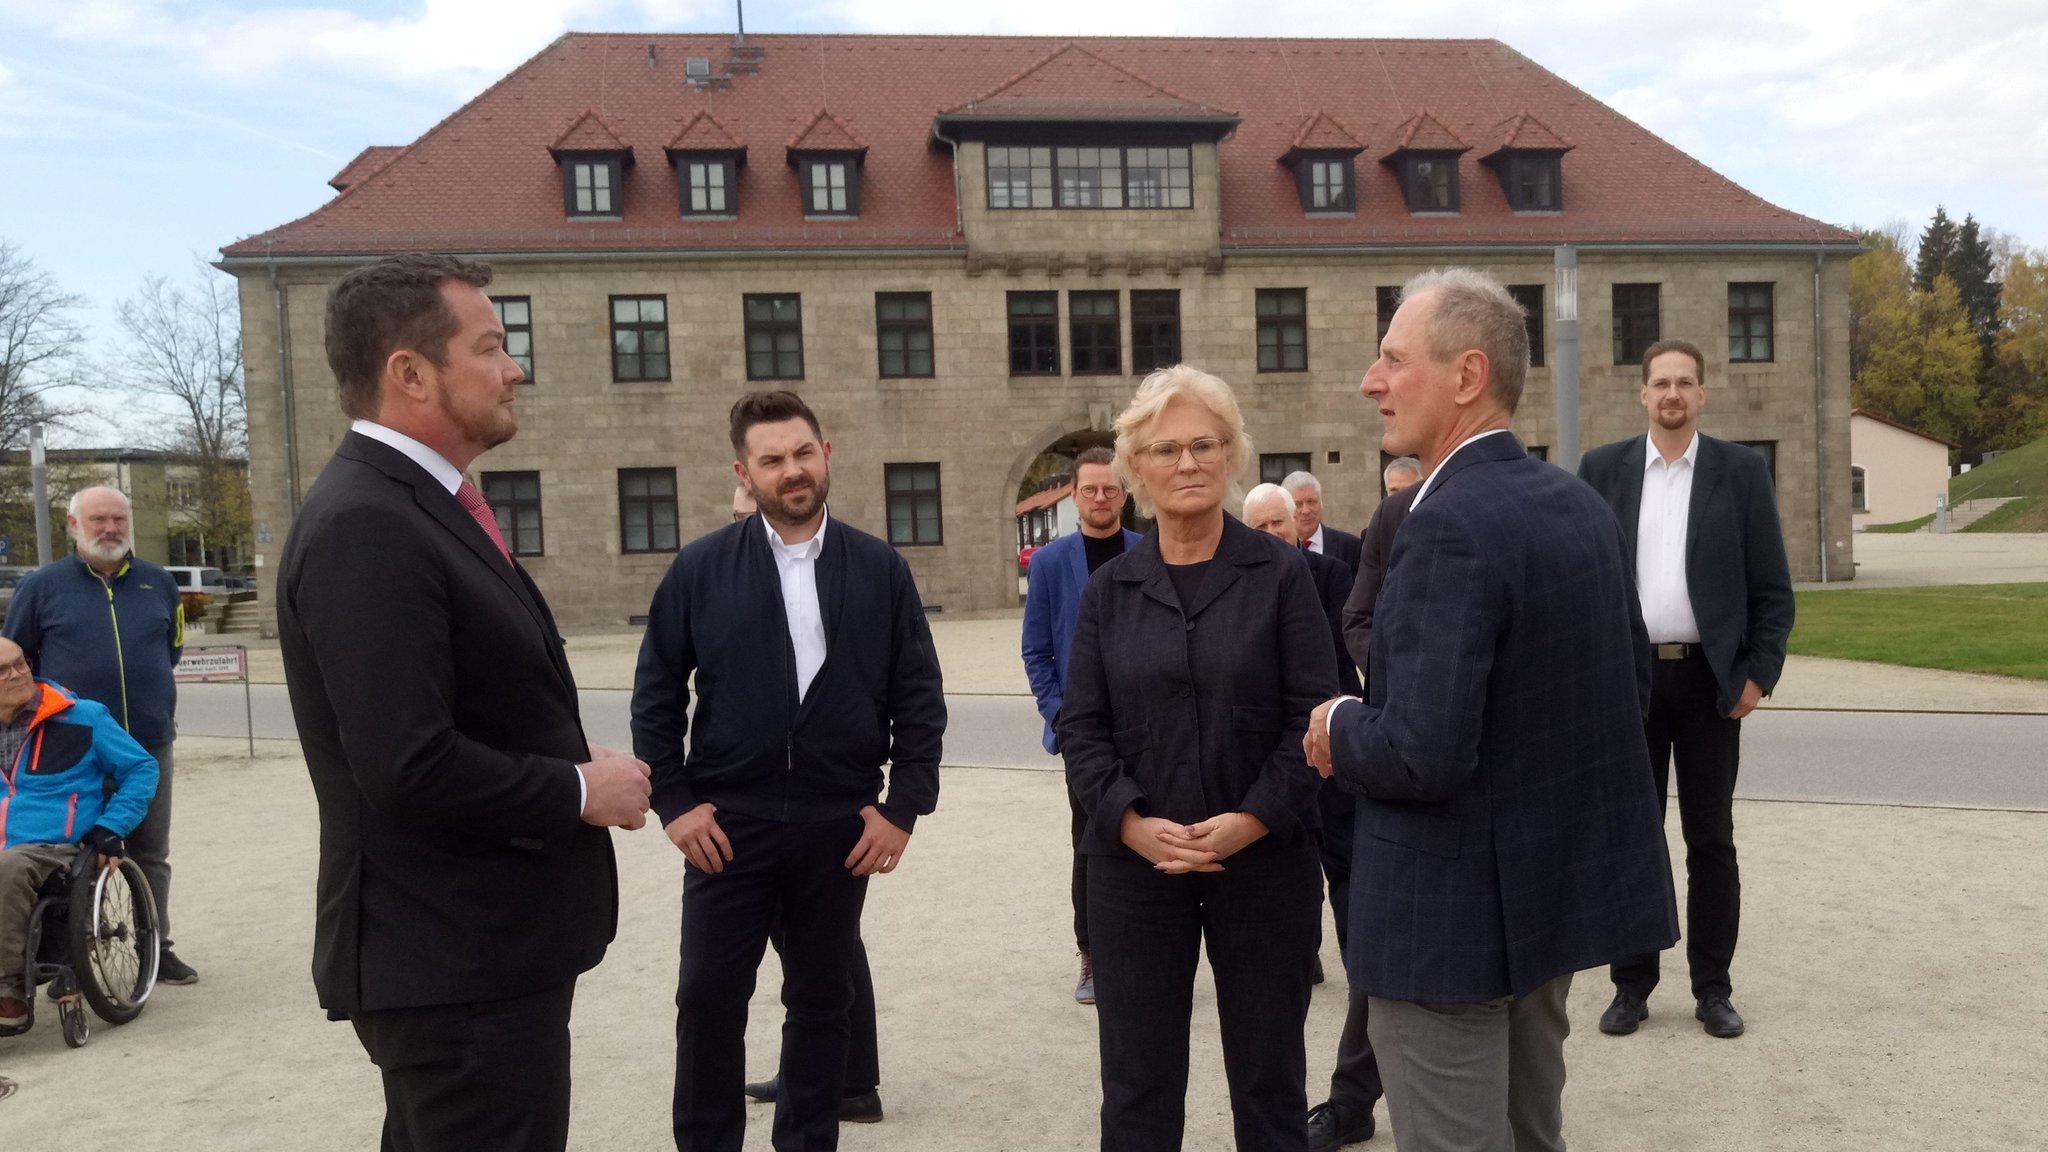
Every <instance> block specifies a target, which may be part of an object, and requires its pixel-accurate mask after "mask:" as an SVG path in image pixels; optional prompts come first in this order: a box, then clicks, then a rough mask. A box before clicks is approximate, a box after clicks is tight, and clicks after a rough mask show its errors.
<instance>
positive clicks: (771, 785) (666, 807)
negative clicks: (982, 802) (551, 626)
mask: <svg viewBox="0 0 2048 1152" xmlns="http://www.w3.org/2000/svg"><path fill="white" fill-rule="evenodd" d="M817 565H818V569H817V577H818V609H819V612H820V614H821V615H822V616H823V617H824V623H825V663H824V665H823V666H822V667H820V668H819V669H818V674H817V677H816V678H815V679H814V680H812V681H811V686H810V690H809V691H808V692H806V693H805V694H804V698H803V702H802V703H801V704H799V703H798V702H797V692H796V654H795V649H794V648H793V647H792V646H791V644H790V640H789V621H788V618H787V616H786V614H785V612H784V610H783V606H782V578H781V575H780V573H779V572H778V571H777V570H776V567H775V557H774V556H773V555H772V554H771V553H770V552H769V544H768V534H767V532H766V530H765V529H764V527H763V525H762V522H761V517H760V516H759V515H758V514H757V515H754V516H749V517H748V518H747V519H745V520H742V521H740V522H739V523H736V524H732V525H729V526H727V527H725V528H721V529H719V530H717V531H715V532H712V533H710V534H709V535H706V536H703V537H700V538H698V539H697V540H694V541H692V542H691V543H690V544H689V545H688V546H687V547H685V548H684V549H683V550H682V551H681V552H678V553H677V554H676V558H675V562H674V563H673V564H671V565H670V566H669V570H668V575H667V576H665V577H663V578H662V581H661V586H660V587H659V588H658V589H656V590H655V593H654V602H653V604H652V605H650V606H649V608H648V613H647V636H646V639H645V640H643V641H642V642H641V645H640V667H639V671H638V672H637V674H636V675H635V676H634V679H633V754H634V755H636V756H638V757H640V758H641V759H642V760H645V761H646V762H647V764H648V766H649V767H650V768H651V769H652V770H653V783H654V796H653V807H654V811H655V813H656V814H657V815H659V816H660V817H661V822H662V823H663V824H668V823H669V822H670V821H673V820H674V819H675V818H676V817H678V816H681V815H682V814H683V813H685V812H688V811H689V810H690V809H692V808H695V807H696V806H697V805H699V804H702V803H706V802H709V803H711V804H715V805H717V806H718V809H719V810H720V811H729V812H736V813H738V814H740V815H743V816H751V817H754V818H756V819H761V820H778V821H783V822H786V823H810V822H816V821H822V820H832V819H837V818H839V817H843V816H851V815H853V814H855V813H857V812H859V811H860V810H861V809H862V808H864V807H866V806H867V805H869V804H875V805H876V806H877V807H878V808H879V809H880V810H881V812H882V814H883V815H884V816H885V817H887V818H888V819H889V821H890V822H891V823H893V824H895V825H896V826H897V827H899V828H902V829H904V830H906V831H908V830H910V829H911V828H912V826H913V825H914V824H915V823H916V820H917V817H918V816H920V815H922V814H924V813H926V812H930V811H931V810H932V809H933V808H934V807H936V806H937V804H938V800H939V748H940V741H941V739H942V737H943V736H944V734H945V730H946V698H945V694H944V691H943V689H942V687H941V685H940V680H939V660H938V653H937V652H936V651H935V650H934V649H933V647H932V636H931V629H930V627H929V626H928V625H927V624H926V623H925V617H924V604H923V602H922V601H921V600H919V599H918V595H917V585H916V584H915V583H914V582H913V581H912V579H911V576H910V566H909V565H908V564H906V563H904V560H903V557H902V556H900V555H898V554H897V552H896V550H895V549H894V548H892V547H890V546H889V545H888V544H886V543H884V542H883V541H881V540H878V539H876V538H875V537H873V536H870V535H868V534H867V533H865V532H862V531H860V530H859V529H856V528H853V527H851V526H849V525H848V524H846V523H845V522H844V521H842V520H831V521H830V522H829V524H828V526H827V527H826V529H825V542H824V547H823V551H822V552H821V553H820V555H819V557H818V560H817ZM692 675H695V677H696V692H697V707H696V711H695V713H694V715H693V714H692V713H691V710H690V684H691V680H690V678H691V676H692ZM884 761H887V762H888V763H889V765H890V768H889V794H888V798H887V799H886V800H878V797H879V796H880V795H881V791H882V764H883V762H884Z"/></svg>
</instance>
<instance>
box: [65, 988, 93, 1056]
mask: <svg viewBox="0 0 2048 1152" xmlns="http://www.w3.org/2000/svg"><path fill="white" fill-rule="evenodd" d="M57 1015H58V1017H59V1018H60V1019H62V1021H63V1023H64V1046H65V1047H67V1048H83V1047H85V1042H86V1041H87V1040H90V1039H92V1021H91V1020H89V1019H87V1018H86V1015H85V1005H83V1004H80V1003H79V1002H78V1001H76V1000H60V1001H58V1003H57Z"/></svg>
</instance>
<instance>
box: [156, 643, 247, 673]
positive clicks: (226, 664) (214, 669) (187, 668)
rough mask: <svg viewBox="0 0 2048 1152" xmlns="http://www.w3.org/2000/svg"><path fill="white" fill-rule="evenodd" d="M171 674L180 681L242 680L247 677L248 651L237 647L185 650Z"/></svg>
mask: <svg viewBox="0 0 2048 1152" xmlns="http://www.w3.org/2000/svg"><path fill="white" fill-rule="evenodd" d="M173 673H174V674H175V675H176V676H177V678H178V679H180V680H242V679H246V678H247V677H248V675H249V650H248V649H247V648H243V647H241V646H239V645H234V646H228V645H222V646H220V647H213V648H187V649H185V654H184V656H183V657H182V658H181V659H180V660H179V661H178V666H177V668H176V669H174V670H173Z"/></svg>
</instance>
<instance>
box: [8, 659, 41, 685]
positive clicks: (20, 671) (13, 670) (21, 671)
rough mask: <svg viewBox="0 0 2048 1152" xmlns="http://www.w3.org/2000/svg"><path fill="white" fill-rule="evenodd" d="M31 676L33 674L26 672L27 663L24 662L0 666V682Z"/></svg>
mask: <svg viewBox="0 0 2048 1152" xmlns="http://www.w3.org/2000/svg"><path fill="white" fill-rule="evenodd" d="M32 675H34V673H32V672H30V671H29V670H28V661H26V660H16V661H15V662H14V663H12V664H0V680H12V679H14V678H15V677H16V676H32Z"/></svg>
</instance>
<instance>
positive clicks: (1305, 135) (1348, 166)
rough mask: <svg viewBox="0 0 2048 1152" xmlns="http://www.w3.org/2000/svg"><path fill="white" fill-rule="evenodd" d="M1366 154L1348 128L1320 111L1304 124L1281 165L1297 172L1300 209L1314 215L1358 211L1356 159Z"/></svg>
mask: <svg viewBox="0 0 2048 1152" xmlns="http://www.w3.org/2000/svg"><path fill="white" fill-rule="evenodd" d="M1363 151H1365V145H1364V144H1363V143H1361V142H1360V141H1359V139H1358V137H1357V136H1356V135H1354V134H1353V133H1352V131H1351V130H1350V129H1349V128H1346V127H1344V125H1342V124H1340V123H1338V122H1337V121H1336V120H1335V119H1333V118H1332V117H1331V116H1330V114H1329V113H1328V112H1325V111H1323V110H1321V109H1317V110H1316V111H1315V112H1314V113H1311V114H1310V116H1309V118H1308V119H1306V120H1304V121H1302V124H1301V129H1300V130H1299V131H1297V132H1296V133H1295V134H1294V143H1293V144H1292V145H1290V146H1289V147H1288V149H1287V151H1286V152H1284V153H1282V154H1281V156H1280V163H1281V164H1283V165H1285V166H1286V167H1287V168H1289V169H1290V170H1292V171H1293V173H1294V183H1295V185H1296V188H1297V190H1298V191H1299V192H1300V193H1301V210H1302V212H1304V213H1306V214H1308V215H1311V216H1318V215H1320V216H1330V215H1350V214H1351V213H1354V212H1356V211H1358V169H1357V156H1358V154H1359V153H1360V152H1363Z"/></svg>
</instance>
